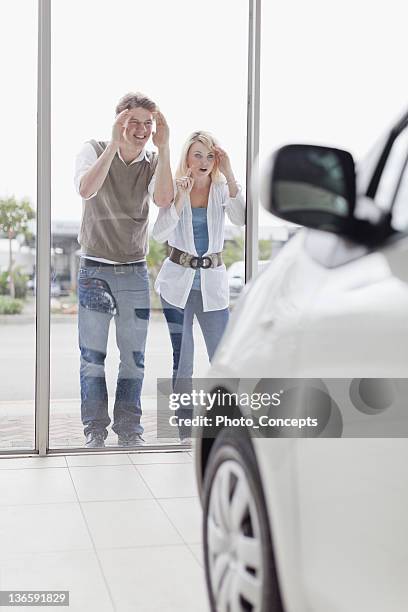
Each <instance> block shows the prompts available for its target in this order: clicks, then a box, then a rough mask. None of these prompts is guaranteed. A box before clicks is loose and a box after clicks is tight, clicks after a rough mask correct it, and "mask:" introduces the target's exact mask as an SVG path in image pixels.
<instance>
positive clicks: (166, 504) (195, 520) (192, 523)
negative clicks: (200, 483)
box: [159, 497, 202, 544]
mask: <svg viewBox="0 0 408 612" xmlns="http://www.w3.org/2000/svg"><path fill="white" fill-rule="evenodd" d="M159 503H160V506H161V507H162V508H163V510H164V511H165V513H166V514H167V516H168V517H169V519H170V520H171V522H172V523H173V525H174V526H175V528H176V529H177V531H178V532H179V533H180V535H181V537H182V538H183V540H184V541H185V542H187V543H188V544H190V543H191V544H194V543H197V542H201V524H202V510H201V504H200V501H199V499H198V497H186V498H184V499H183V498H181V497H179V498H177V499H161V500H160V502H159Z"/></svg>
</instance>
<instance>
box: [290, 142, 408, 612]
mask: <svg viewBox="0 0 408 612" xmlns="http://www.w3.org/2000/svg"><path fill="white" fill-rule="evenodd" d="M401 135H403V137H402V139H399V138H398V136H396V138H395V139H394V145H392V146H391V147H390V150H389V152H388V156H387V161H386V163H385V165H384V168H383V171H382V173H381V176H378V177H377V188H376V190H375V194H372V195H377V198H378V203H379V205H380V206H381V207H382V208H383V209H386V210H391V208H392V207H393V208H394V213H395V215H396V216H395V224H396V225H398V227H396V229H399V230H400V231H402V230H403V231H406V230H407V225H408V223H407V219H408V199H407V196H408V170H407V163H406V160H407V143H408V139H407V131H406V130H405V132H404V130H402V131H401ZM395 143H396V145H397V146H396V145H395ZM394 146H396V148H394ZM378 179H379V180H378ZM397 221H398V222H397ZM393 222H394V219H393ZM336 240H337V241H338V245H341V246H342V247H343V251H347V244H345V243H344V241H343V244H341V243H342V239H341V238H336ZM349 248H350V249H351V248H353V246H352V245H349ZM322 265H325V264H324V263H322ZM407 313H408V238H406V237H405V236H404V235H403V234H401V235H399V236H396V237H394V238H393V239H392V240H391V242H390V243H389V244H388V245H384V246H383V247H382V248H381V249H380V250H377V251H375V252H371V253H366V254H363V253H362V254H360V256H356V257H355V258H354V259H353V258H352V257H351V261H348V262H347V257H345V260H344V261H343V262H341V261H340V263H339V265H333V266H332V267H331V268H330V273H329V274H328V275H327V281H326V283H325V285H324V286H323V287H322V288H321V289H320V291H319V292H318V293H317V295H316V297H315V300H314V303H313V304H312V305H311V307H310V308H309V310H308V312H307V314H306V315H305V318H304V320H303V323H302V327H303V334H302V337H301V338H300V344H299V374H298V375H299V376H301V377H311V378H319V379H324V380H323V384H324V383H326V385H327V388H328V389H330V384H331V383H330V380H331V379H337V381H335V382H336V383H338V384H340V385H342V388H343V395H342V397H343V399H344V402H345V403H348V409H347V410H345V411H343V413H342V424H341V427H342V432H343V433H342V435H343V438H338V439H333V438H332V439H330V438H326V439H317V440H316V439H305V440H298V441H297V443H296V450H295V465H296V472H297V476H298V478H297V482H298V500H299V517H300V528H299V533H300V551H301V553H300V554H301V561H300V563H301V568H302V576H303V580H304V592H305V593H306V597H307V599H308V605H309V607H310V610H313V612H327V611H328V610H330V612H354V611H357V610H359V611H360V610H361V611H362V610H364V611H365V610H369V611H370V612H384V611H385V610H390V611H391V610H392V611H393V612H403V611H405V610H406V605H407V601H408V583H407V580H406V576H407V573H408V557H407V554H406V549H407V542H408V525H407V520H406V517H407V515H408V492H407V488H406V482H407V467H406V466H407V463H408V440H407V439H406V437H405V436H407V428H408V423H407V417H406V415H405V411H404V412H403V414H402V418H400V417H401V414H395V412H393V410H396V408H395V406H394V404H392V403H391V404H390V405H387V406H386V407H384V409H383V410H374V409H373V410H371V412H370V410H369V408H370V406H368V407H367V405H366V404H365V403H364V402H362V403H361V402H360V400H361V398H359V397H357V396H356V395H353V393H354V394H355V392H356V389H357V390H360V391H361V388H362V387H361V384H360V383H361V381H362V379H363V380H364V381H365V382H366V383H367V384H368V385H372V386H373V388H374V389H375V388H376V385H378V384H379V383H381V384H387V381H385V382H384V381H382V382H381V380H380V379H395V378H396V379H407V378H408V316H407ZM356 381H357V382H356ZM359 381H360V383H359ZM401 384H402V381H401ZM353 385H354V386H353ZM379 397H381V393H380V394H378V393H377V395H374V396H373V397H372V402H373V404H375V405H377V404H376V402H377V401H378V400H379ZM346 400H347V401H346ZM359 402H360V403H359ZM368 403H370V402H368ZM405 403H406V402H404V408H405ZM364 406H365V408H367V410H364ZM377 407H378V405H377ZM399 407H401V406H400V405H399ZM398 418H400V420H399V421H398V423H397V420H396V419H398ZM387 427H388V428H389V429H387ZM389 435H392V436H394V437H381V436H389ZM346 436H348V437H346Z"/></svg>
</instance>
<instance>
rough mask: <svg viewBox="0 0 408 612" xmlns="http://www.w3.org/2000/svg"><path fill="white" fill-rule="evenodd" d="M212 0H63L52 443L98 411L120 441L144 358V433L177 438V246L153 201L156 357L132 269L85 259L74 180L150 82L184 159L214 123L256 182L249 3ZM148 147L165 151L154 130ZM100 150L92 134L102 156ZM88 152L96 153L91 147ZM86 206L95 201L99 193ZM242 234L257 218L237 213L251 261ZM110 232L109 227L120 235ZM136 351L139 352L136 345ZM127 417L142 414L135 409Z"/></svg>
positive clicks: (77, 439) (231, 229)
mask: <svg viewBox="0 0 408 612" xmlns="http://www.w3.org/2000/svg"><path fill="white" fill-rule="evenodd" d="M201 8H202V11H201V13H200V14H199V16H198V15H197V12H196V11H194V13H193V12H192V10H191V2H188V1H187V0H180V1H179V2H177V3H169V2H167V1H166V0H160V1H159V2H155V3H150V4H148V3H144V4H143V3H135V2H132V1H130V0H118V1H117V2H115V3H113V2H104V3H101V2H96V0H73V1H72V2H69V3H62V2H59V3H55V5H54V4H53V10H52V253H51V258H52V284H51V311H52V318H51V407H50V413H51V419H50V423H51V425H50V447H51V448H64V447H83V446H84V443H85V437H84V429H86V423H88V425H89V424H91V426H95V427H96V426H97V425H98V427H99V425H100V426H101V429H103V430H104V435H106V433H107V434H108V436H107V438H106V440H105V441H104V442H105V445H108V446H112V447H117V444H118V436H117V435H116V434H117V433H118V432H115V431H113V430H112V426H113V423H112V421H113V420H114V418H115V416H114V412H115V410H116V408H117V407H118V404H120V406H122V408H123V410H124V411H126V410H127V409H129V412H130V413H131V412H132V410H133V408H134V405H135V401H138V396H139V394H140V386H139V387H138V385H139V383H138V381H137V380H135V376H134V374H135V368H136V369H138V371H139V372H140V371H141V370H142V369H143V370H144V380H143V386H142V390H141V409H142V416H141V419H140V423H141V424H142V426H143V429H144V431H143V437H144V439H145V442H146V443H147V444H155V443H161V442H166V441H167V442H171V443H174V442H177V441H178V440H175V439H172V440H163V439H160V440H158V439H157V431H156V429H157V422H156V421H157V418H156V404H157V398H156V391H157V378H159V377H161V378H171V375H172V370H173V352H172V345H171V342H170V335H169V331H168V327H167V323H166V320H165V318H164V316H163V312H162V304H161V301H160V298H159V296H158V295H157V293H156V292H155V291H154V288H153V287H154V284H155V281H156V278H157V275H158V273H159V271H160V269H161V267H162V263H163V261H164V259H165V258H166V257H167V256H168V254H169V247H168V245H167V244H166V242H164V243H161V242H158V241H157V240H155V239H154V238H153V236H152V228H153V226H154V223H155V220H156V217H157V214H158V207H156V206H155V205H154V204H151V205H150V216H149V221H148V224H149V238H148V241H149V252H148V255H147V270H148V277H149V286H150V290H149V294H150V295H149V296H148V297H150V306H151V311H150V321H149V325H148V333H147V341H146V346H145V351H144V357H143V350H142V348H141V347H139V348H138V347H137V346H135V345H132V346H133V348H132V346H130V344H131V342H132V341H131V334H132V331H131V330H132V329H133V325H134V323H135V320H136V319H135V317H136V318H137V317H139V318H138V324H140V325H139V326H140V328H142V327H143V325H144V323H147V321H143V317H144V312H143V309H145V310H146V308H147V306H146V305H147V298H146V301H145V302H143V300H142V301H140V303H139V306H135V305H133V306H131V304H130V297H131V296H130V291H128V289H129V286H126V283H124V280H123V279H124V275H122V273H121V271H120V270H117V272H118V274H117V275H116V276H115V277H114V280H111V281H110V280H108V279H107V277H106V274H105V272H106V268H102V266H101V265H99V264H98V263H97V262H96V263H95V265H94V267H93V269H92V270H91V269H90V268H89V269H88V270H86V271H83V270H82V271H79V269H80V252H81V250H80V245H79V244H78V241H77V236H78V232H79V229H80V225H81V213H82V206H83V204H82V202H81V198H80V196H79V195H78V193H77V192H76V191H75V188H74V185H73V175H74V162H75V159H77V156H78V154H79V153H80V151H81V150H82V149H83V146H84V143H85V142H87V141H90V140H91V139H95V140H96V141H98V142H99V141H100V142H107V141H109V140H110V139H111V132H112V125H113V122H114V119H115V107H116V105H117V103H118V100H119V98H121V96H123V95H124V94H126V93H127V92H132V91H141V92H143V93H145V94H146V95H148V96H149V97H150V98H152V99H153V100H154V101H155V102H157V103H158V105H159V107H160V110H161V111H162V112H163V114H164V115H165V117H166V120H167V122H168V124H169V127H170V150H171V166H172V169H173V171H175V170H176V168H177V165H178V162H179V158H180V155H181V151H182V148H183V144H184V142H185V141H186V139H187V136H188V135H189V134H191V133H192V132H194V131H196V130H207V131H209V132H211V133H212V134H214V136H215V137H216V138H217V139H218V140H219V142H220V144H221V146H222V147H223V148H224V149H225V150H226V151H227V153H228V154H229V157H230V160H231V164H232V167H233V170H234V173H235V177H236V179H237V181H238V182H239V183H240V184H241V185H242V191H243V193H245V180H244V179H245V155H246V101H247V75H246V70H247V31H248V24H247V20H248V4H247V3H246V2H243V3H236V2H235V0H223V1H222V2H219V1H218V0H207V2H206V3H205V7H204V6H203V7H201ZM79 16H80V18H79ZM96 16H97V19H96ZM170 24H171V25H170ZM73 32H75V36H73V34H72V33H73ZM137 120H138V121H139V122H140V123H138V124H137V125H136V123H135V129H136V130H139V132H140V133H139V132H137V134H136V137H139V136H140V135H143V133H144V132H143V129H145V130H147V131H148V130H149V129H150V125H146V121H147V119H145V118H138V119H137ZM153 129H154V126H153ZM146 148H147V149H148V150H155V147H154V144H153V143H152V140H151V139H150V140H149V141H148V143H147V145H146ZM94 150H95V149H92V145H91V149H90V155H91V157H92V155H93V152H94ZM88 153H89V147H88ZM82 154H83V155H84V156H85V158H86V150H85V153H84V151H82ZM82 159H83V160H84V158H82ZM115 160H116V162H117V163H118V164H119V166H118V168H119V169H118V172H126V167H127V168H128V169H132V166H131V164H130V162H131V161H132V160H130V159H127V160H124V159H123V158H122V160H120V159H119V158H117V157H116V158H115ZM125 161H126V162H127V166H126V165H125ZM84 163H85V165H86V163H87V162H86V159H85V162H84ZM91 163H93V162H91ZM137 163H139V162H135V164H137ZM120 164H123V165H122V166H120ZM82 167H83V166H82ZM204 170H205V168H204ZM98 201H99V200H98ZM99 203H100V202H99ZM84 206H86V207H87V210H89V207H90V206H92V202H91V201H88V202H87V203H85V204H84ZM109 214H111V213H108V216H109ZM125 230H126V224H125V226H124V231H125ZM243 235H244V228H242V227H238V226H235V225H234V224H233V223H232V222H231V221H230V220H229V219H227V220H226V227H225V239H226V246H225V249H224V260H225V264H226V265H227V267H229V266H230V265H231V264H232V263H233V262H235V261H243V259H244V251H243ZM111 236H112V234H111V233H109V232H108V233H107V239H108V238H109V237H111ZM95 253H96V254H97V255H98V249H97V248H96V249H94V250H92V249H90V251H89V252H88V253H87V254H88V255H89V256H92V254H93V255H95ZM105 259H109V260H110V261H112V260H113V259H114V257H113V255H112V256H111V257H107V256H106V255H105ZM174 265H176V264H174ZM78 271H79V276H78ZM140 274H142V272H140ZM81 275H82V276H81ZM78 279H79V281H78ZM78 282H79V290H78ZM225 282H226V280H225ZM101 288H104V291H103V295H102V292H101V291H100V290H101ZM98 291H99V293H98ZM225 291H226V292H227V289H226V290H225ZM118 292H120V295H119V294H118ZM101 295H102V297H101ZM98 296H99V297H98ZM125 298H129V301H128V302H127V301H126V299H125ZM143 299H145V298H143ZM81 300H82V302H81ZM98 300H99V301H98ZM100 300H102V301H103V304H102V302H101V301H100ZM97 302H98V304H97V305H96V303H97ZM101 304H102V305H101ZM143 304H144V305H143ZM81 306H82V307H83V308H86V309H87V314H88V315H90V316H89V317H88V322H86V323H85V318H84V317H82V319H81V318H80V322H79V327H80V329H82V333H83V336H82V338H83V342H82V341H81V342H82V344H81V351H80V348H79V340H78V309H79V308H81ZM98 308H99V313H98V312H96V317H93V316H92V310H93V311H95V310H98ZM127 308H133V310H132V312H131V315H130V316H129V319H128V322H127V323H126V324H125V326H122V327H121V326H120V325H119V320H120V317H123V316H124V314H123V313H124V312H125V311H126V309H127ZM101 310H104V312H101ZM136 311H137V312H136ZM94 314H95V312H94ZM98 315H100V316H98ZM110 315H111V316H112V320H111V321H110V323H109V324H108V322H107V318H108V317H109V316H110ZM122 320H123V318H122ZM195 322H196V320H195ZM82 323H83V324H84V326H82ZM115 323H116V324H115ZM98 325H99V328H98ZM118 325H119V326H118ZM85 337H86V339H85ZM194 338H195V351H194V374H195V375H196V376H200V375H202V376H203V375H205V373H206V371H207V368H208V355H207V349H206V344H205V342H204V339H203V335H202V333H201V330H200V329H199V327H198V326H197V325H196V324H195V325H194ZM123 351H124V352H126V351H127V352H128V357H126V356H124V355H123V354H122V352H123ZM105 356H106V357H105ZM80 369H81V372H82V374H83V376H82V381H81V379H80ZM97 379H99V380H97ZM102 379H103V380H102ZM139 382H140V380H139ZM105 383H106V386H105ZM91 387H92V389H91ZM81 392H82V418H81ZM84 395H86V396H87V397H88V399H89V397H90V398H91V399H90V402H88V403H87V401H86V400H84ZM135 398H136V399H135ZM126 402H128V404H129V405H128V406H126ZM106 406H108V411H106ZM120 406H119V408H120ZM85 410H88V412H87V414H85ZM92 411H94V412H92ZM102 412H103V417H101V418H102V421H104V422H103V423H102V421H100V422H99V423H98V422H97V418H96V417H95V414H96V413H98V415H99V416H100V415H101V414H102ZM119 413H120V410H118V414H119ZM128 416H129V421H132V418H133V416H132V414H129V415H128ZM108 419H109V421H110V422H109V423H108Z"/></svg>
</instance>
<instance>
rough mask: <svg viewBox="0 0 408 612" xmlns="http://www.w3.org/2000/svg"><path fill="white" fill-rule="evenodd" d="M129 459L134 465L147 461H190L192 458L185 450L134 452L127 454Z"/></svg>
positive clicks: (147, 462)
mask: <svg viewBox="0 0 408 612" xmlns="http://www.w3.org/2000/svg"><path fill="white" fill-rule="evenodd" d="M129 457H130V460H131V461H132V463H134V464H135V465H141V464H149V463H191V462H192V458H191V455H189V454H188V453H187V452H175V453H165V452H163V453H134V454H129Z"/></svg>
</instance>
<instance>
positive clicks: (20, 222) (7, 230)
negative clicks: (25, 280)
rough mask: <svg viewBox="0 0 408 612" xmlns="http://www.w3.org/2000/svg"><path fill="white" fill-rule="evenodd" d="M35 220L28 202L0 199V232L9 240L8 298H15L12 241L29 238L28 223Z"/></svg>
mask: <svg viewBox="0 0 408 612" xmlns="http://www.w3.org/2000/svg"><path fill="white" fill-rule="evenodd" d="M34 218H35V211H34V209H33V208H32V206H31V204H30V202H29V201H28V200H20V201H19V200H16V199H15V198H14V197H11V198H6V199H4V200H2V199H0V232H1V233H3V234H4V235H5V236H7V238H8V240H9V266H8V273H9V287H10V296H11V297H12V298H14V297H15V287H14V279H13V248H12V240H13V239H14V238H15V237H16V236H19V235H23V236H24V238H25V239H26V240H27V239H28V238H29V236H30V231H29V229H28V223H29V221H30V220H31V219H34Z"/></svg>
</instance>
